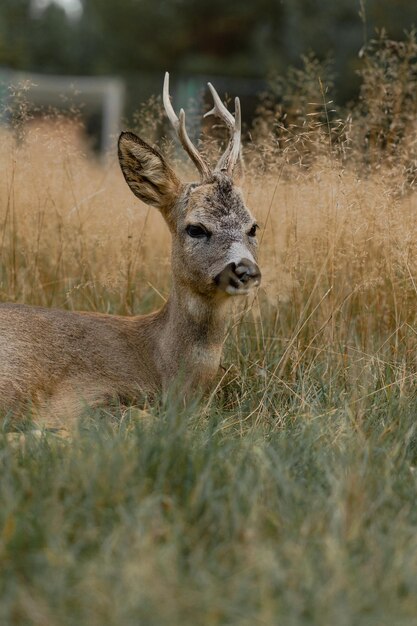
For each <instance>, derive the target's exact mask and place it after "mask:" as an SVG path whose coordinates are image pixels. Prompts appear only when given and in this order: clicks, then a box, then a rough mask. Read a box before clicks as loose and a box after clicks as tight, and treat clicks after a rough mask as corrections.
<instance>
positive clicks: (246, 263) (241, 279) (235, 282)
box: [214, 258, 261, 296]
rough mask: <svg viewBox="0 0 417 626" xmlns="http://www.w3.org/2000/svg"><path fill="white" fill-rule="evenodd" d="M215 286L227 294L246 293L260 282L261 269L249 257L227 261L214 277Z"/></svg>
mask: <svg viewBox="0 0 417 626" xmlns="http://www.w3.org/2000/svg"><path fill="white" fill-rule="evenodd" d="M214 282H215V283H216V285H217V287H218V288H219V289H221V290H222V291H225V292H226V293H228V294H229V295H232V296H238V295H246V294H248V293H249V292H250V291H251V290H252V289H253V288H255V287H258V286H259V285H260V284H261V270H260V269H259V267H258V265H257V264H256V263H254V262H253V261H251V260H250V259H245V258H244V259H241V260H240V261H239V263H234V262H232V263H229V264H228V265H226V267H225V268H224V269H223V270H222V271H221V272H220V273H219V274H217V276H216V277H215V279H214Z"/></svg>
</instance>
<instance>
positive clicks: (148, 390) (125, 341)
mask: <svg viewBox="0 0 417 626" xmlns="http://www.w3.org/2000/svg"><path fill="white" fill-rule="evenodd" d="M208 87H209V90H210V92H211V94H212V97H213V101H214V106H213V108H212V109H211V110H210V111H208V113H206V114H205V115H206V116H209V115H214V116H216V117H218V118H219V119H220V120H221V122H223V123H224V124H225V126H226V128H227V130H228V135H229V139H228V144H227V147H226V149H225V151H224V153H223V154H222V156H221V158H220V159H219V161H218V163H217V165H216V166H215V167H214V168H212V167H210V166H209V164H208V163H207V159H206V158H205V157H204V156H203V155H202V153H201V151H199V150H198V149H197V148H196V146H195V145H194V144H193V143H192V142H191V140H190V138H189V135H188V134H187V130H186V126H185V112H184V109H181V110H180V112H179V116H177V114H176V113H175V111H174V108H173V106H172V104H171V99H170V94H169V74H168V73H166V74H165V79H164V85H163V104H164V108H165V112H166V115H167V117H168V119H169V121H170V123H171V124H172V126H173V128H174V130H175V132H176V135H177V136H178V139H179V141H180V143H181V145H182V148H183V149H184V150H185V152H186V154H187V155H188V156H189V158H190V159H191V161H192V163H193V164H194V166H195V167H196V169H197V171H198V174H199V178H200V179H199V180H198V182H191V183H188V182H187V183H185V182H182V181H181V180H180V179H179V178H178V177H177V174H176V173H175V172H174V170H173V169H172V167H171V166H170V165H169V164H168V162H167V161H166V159H165V158H164V156H163V155H162V154H161V153H160V152H159V150H158V149H156V148H155V147H152V146H151V145H149V144H148V143H146V141H144V140H143V139H141V138H140V137H138V136H137V135H136V134H134V133H133V132H130V131H125V132H122V133H121V134H120V137H119V140H118V159H119V163H120V167H121V171H122V173H123V176H124V178H125V181H126V183H127V184H128V186H129V187H130V189H131V191H132V192H133V193H134V195H135V196H136V197H137V198H139V199H140V200H141V201H142V202H144V203H146V204H148V205H150V206H152V207H155V208H156V209H158V210H159V211H160V213H161V215H162V216H163V218H164V220H165V222H166V224H167V226H168V228H169V230H170V233H171V237H172V258H171V267H172V286H171V291H170V295H169V298H168V299H167V301H166V303H165V304H164V306H163V307H162V308H161V309H159V310H157V311H155V312H152V313H150V314H147V315H139V316H120V315H110V314H103V313H97V312H83V311H81V312H78V311H68V310H60V309H53V308H42V307H37V306H29V305H25V304H15V303H2V304H0V412H1V413H2V414H3V415H10V416H12V417H13V418H14V417H15V416H18V415H21V414H22V412H24V411H25V410H26V411H27V410H28V409H29V408H30V411H34V412H35V415H36V416H37V417H38V418H46V419H48V418H52V419H58V420H64V421H65V420H68V419H70V418H74V417H78V416H80V415H81V414H82V412H83V411H84V410H85V408H86V407H99V406H102V405H106V404H107V403H108V402H109V401H110V400H111V399H115V398H116V399H120V400H121V401H122V402H129V403H139V402H141V401H142V400H143V398H144V397H154V396H155V394H156V395H157V394H161V393H162V394H164V393H168V391H169V389H170V388H172V385H173V384H174V383H175V381H181V382H180V384H178V385H177V393H178V394H179V397H181V398H189V397H192V396H193V394H195V393H201V394H204V392H205V391H207V390H209V389H210V385H211V384H212V383H213V380H214V379H215V377H216V374H217V372H218V370H219V366H220V359H221V353H222V347H223V343H224V340H225V335H226V329H227V322H228V318H229V316H230V313H229V305H230V302H231V301H232V300H233V299H234V298H235V296H247V295H248V294H249V293H253V292H254V290H256V289H257V288H258V286H259V285H260V282H261V271H260V269H259V266H258V263H257V260H256V259H257V237H256V235H257V230H258V224H257V222H256V220H255V218H254V217H253V216H252V214H251V212H250V211H249V209H248V208H247V207H246V205H245V202H244V198H243V195H242V191H241V190H240V189H239V187H237V186H236V185H235V183H234V182H233V176H234V173H235V170H236V168H237V166H238V164H239V162H240V152H241V109H240V101H239V98H236V99H235V113H234V115H233V114H232V113H231V112H230V111H229V110H228V108H227V107H226V106H225V105H224V104H223V102H222V100H221V98H220V97H219V95H218V93H217V91H216V90H215V88H214V87H213V85H212V84H211V83H208Z"/></svg>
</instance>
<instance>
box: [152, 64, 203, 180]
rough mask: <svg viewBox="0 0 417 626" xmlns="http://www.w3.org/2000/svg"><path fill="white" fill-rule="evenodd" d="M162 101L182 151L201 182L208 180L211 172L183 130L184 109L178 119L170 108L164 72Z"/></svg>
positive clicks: (166, 79)
mask: <svg viewBox="0 0 417 626" xmlns="http://www.w3.org/2000/svg"><path fill="white" fill-rule="evenodd" d="M163 101H164V107H165V112H166V114H167V116H168V119H169V121H170V122H171V124H172V126H173V127H174V129H175V131H176V133H177V135H178V138H179V140H180V142H181V145H182V147H183V148H184V150H185V151H186V153H187V154H188V156H189V157H190V159H191V160H192V162H193V163H194V165H195V166H196V168H197V169H198V171H199V172H200V176H201V178H202V180H204V179H207V178H210V176H211V170H210V168H209V166H208V165H207V163H206V162H205V161H204V159H203V157H202V156H201V154H200V153H199V151H198V150H197V148H196V147H195V146H194V145H193V143H192V142H191V139H190V138H189V136H188V134H187V130H186V128H185V112H184V109H181V110H180V116H179V118H178V117H177V115H176V113H175V111H174V109H173V107H172V104H171V100H170V97H169V73H168V72H165V79H164V89H163Z"/></svg>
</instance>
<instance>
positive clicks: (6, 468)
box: [0, 59, 417, 626]
mask: <svg viewBox="0 0 417 626" xmlns="http://www.w3.org/2000/svg"><path fill="white" fill-rule="evenodd" d="M394 61H395V59H394ZM377 67H378V64H377V63H375V66H374V67H373V73H372V72H371V73H370V75H369V76H366V75H364V76H363V81H364V89H363V91H362V95H363V97H364V98H365V97H366V98H367V100H365V101H364V100H362V106H364V102H365V104H366V103H368V109H367V111H366V112H364V111H360V112H355V113H357V114H356V116H355V115H353V117H352V116H351V117H348V118H346V119H344V121H343V124H342V122H341V120H340V119H339V118H338V119H333V117H332V114H331V111H330V109H331V107H330V105H328V104H327V101H326V93H325V89H324V88H323V86H322V84H321V83H318V82H317V81H315V82H314V85H315V87H314V88H315V89H318V98H322V100H314V101H313V102H321V104H319V105H314V106H312V108H311V109H310V113H311V116H310V117H308V116H307V117H305V119H306V120H307V123H306V124H304V125H302V124H301V125H300V124H299V120H298V121H297V119H295V118H294V122H293V125H292V126H291V125H290V126H288V127H287V128H286V130H285V131H284V130H282V129H281V130H280V129H278V130H277V128H275V127H274V126H271V119H272V120H274V119H276V118H275V117H274V115H275V113H274V111H272V109H271V107H270V106H269V105H268V103H266V104H265V105H264V107H265V108H264V109H263V111H260V117H259V119H258V124H257V125H255V129H254V131H253V133H252V142H251V143H250V145H248V146H247V153H246V163H247V167H246V176H245V179H244V180H243V183H242V186H243V189H244V194H245V198H246V200H247V204H248V206H249V207H250V208H251V210H252V211H253V212H254V214H255V215H256V217H257V219H258V220H259V223H260V225H261V227H262V228H261V231H260V235H259V238H260V242H261V243H260V265H261V268H262V271H263V276H264V279H263V285H262V287H261V289H260V290H259V293H258V294H257V296H256V298H255V299H254V300H251V301H250V302H246V303H245V304H244V305H242V304H241V305H240V306H237V307H236V308H235V309H234V312H233V317H232V319H231V323H230V328H229V332H228V336H227V339H226V342H225V346H224V357H223V365H224V368H225V369H224V372H223V374H222V375H221V376H219V379H218V382H217V384H216V387H215V389H214V390H213V393H212V394H211V395H209V396H208V397H206V398H205V399H204V401H203V402H202V403H201V404H199V405H198V406H194V407H191V408H189V409H188V410H185V409H183V408H182V407H181V404H180V403H176V402H175V399H173V398H171V399H170V401H168V402H166V403H165V404H162V405H158V406H153V407H147V408H146V409H145V410H143V409H142V408H136V407H123V406H120V407H111V408H109V409H108V410H103V411H100V412H96V413H92V412H91V413H90V414H87V415H86V416H85V418H84V419H83V420H82V421H81V422H80V424H79V426H78V427H77V429H76V430H75V431H74V432H72V434H71V437H68V436H65V434H63V433H54V432H49V431H48V430H45V431H42V432H40V433H39V432H35V433H33V432H31V431H30V430H27V431H26V432H24V433H21V432H13V431H16V428H15V427H14V425H13V424H11V423H9V421H8V420H6V421H5V422H4V425H3V429H2V433H1V435H0V467H1V470H0V472H1V474H0V475H1V479H0V503H1V504H0V596H1V598H0V624H1V625H2V626H9V625H10V626H11V625H18V626H26V625H27V626H84V625H86V626H87V625H88V626H103V625H106V626H116V625H117V626H137V625H138V624H143V625H146V626H148V625H149V626H153V625H155V626H176V625H178V626H179V625H183V624H190V625H191V624H192V625H193V626H197V625H200V624H201V625H204V626H209V625H210V626H211V625H213V626H217V625H218V626H223V625H224V626H226V625H232V624H233V625H234V624H239V625H242V626H243V625H247V626H254V625H255V624H256V625H257V624H259V625H267V626H272V625H275V624H282V625H284V626H302V625H306V626H307V625H313V624H314V625H320V626H331V625H334V624H337V625H338V626H373V625H375V626H385V625H386V626H392V625H393V624H395V626H413V625H416V624H417V606H416V600H415V599H416V594H417V497H416V496H417V421H416V417H417V387H416V377H417V324H416V321H417V320H416V318H417V245H416V241H417V194H416V192H415V191H414V187H415V183H414V178H413V172H414V173H415V169H413V167H414V168H415V163H416V159H415V154H416V153H415V150H416V148H415V141H416V140H415V132H416V126H415V119H416V118H415V116H414V117H413V115H414V114H413V115H412V111H411V109H410V102H409V100H407V99H406V98H405V99H403V101H402V102H403V103H404V102H406V103H407V107H408V108H407V113H404V107H397V108H395V107H393V109H392V110H393V114H392V115H393V117H394V121H395V123H396V124H397V126H395V125H394V126H393V125H391V127H390V128H391V130H390V132H393V133H394V136H395V137H396V138H397V139H398V138H399V137H401V141H399V140H398V141H397V140H395V141H394V139H393V138H392V136H389V134H387V133H386V134H385V137H384V142H382V141H380V140H381V137H382V135H381V133H382V132H383V128H382V125H381V119H380V117H378V115H379V113H378V111H377V110H375V107H376V106H377V105H376V104H375V103H376V102H377V101H378V98H377V96H378V94H375V93H373V95H372V94H371V93H370V90H371V88H372V86H373V88H374V90H375V89H377V87H378V86H381V85H382V80H381V77H380V76H379V77H378V74H377V71H376V69H375V68H377ZM371 69H372V67H371ZM310 70H311V68H310ZM375 77H376V78H375ZM390 81H391V83H392V85H393V88H392V90H391V92H390V93H391V95H392V94H394V95H393V96H392V97H393V98H394V97H395V98H397V99H398V100H399V101H401V97H402V95H404V90H405V88H406V87H404V84H402V83H401V84H400V83H399V81H397V82H395V76H394V77H393V76H392V74H391V75H390ZM406 86H407V85H406ZM397 87H398V89H397V91H395V88H397ZM366 89H367V90H368V91H366ZM401 89H403V91H402V92H401ZM309 97H310V95H309V94H307V95H306V98H307V100H306V102H312V100H308V98H309ZM414 97H415V96H414ZM371 103H373V106H374V108H373V109H372V107H371ZM413 106H414V107H416V103H415V102H414V105H413ZM300 110H301V109H300V108H299V111H300ZM299 115H301V113H299ZM384 119H385V118H384ZM378 124H380V126H378ZM401 124H402V126H401ZM410 124H411V126H410ZM400 126H401V128H400ZM381 128H382V130H381ZM392 128H394V131H395V132H394V131H392ZM399 129H400V130H399ZM17 130H18V131H19V132H17V139H16V132H15V133H12V132H10V133H6V132H4V133H3V134H2V137H1V141H2V151H1V155H0V173H1V175H0V237H1V250H0V254H1V257H0V298H1V300H2V301H17V302H25V303H29V304H39V305H43V306H54V307H62V308H68V309H74V310H93V311H103V312H109V313H118V314H138V313H142V312H148V311H150V310H153V309H154V308H156V307H158V306H160V305H161V304H162V303H163V301H164V299H165V298H166V297H167V296H168V294H169V271H170V270H169V268H170V261H169V246H170V243H169V236H168V231H167V229H166V227H165V226H164V225H163V222H162V219H161V218H160V216H159V215H158V214H157V212H156V211H155V210H153V209H149V208H147V207H146V206H145V205H142V204H141V203H140V202H139V201H137V200H136V199H135V198H134V196H133V195H132V194H131V192H130V191H129V189H128V188H127V186H126V184H125V183H124V181H123V178H122V175H121V173H120V171H119V168H118V165H117V162H116V159H115V155H111V157H110V158H109V160H108V161H107V162H101V163H99V162H98V161H96V159H95V158H94V157H93V156H92V155H91V154H89V152H88V150H87V148H86V147H85V146H84V145H83V144H82V143H81V142H80V141H79V135H78V132H77V129H76V127H75V126H74V125H72V124H68V123H67V122H66V121H65V120H59V119H58V120H56V121H55V123H54V124H53V122H52V121H50V122H49V123H48V125H39V126H38V125H37V124H36V122H32V124H31V125H22V126H21V127H20V126H18V128H17ZM143 136H144V138H146V137H147V133H146V130H145V131H143ZM148 138H149V135H148ZM366 142H368V144H366ZM365 144H366V145H367V146H368V147H367V148H366V149H365V148H364V145H365ZM165 148H166V149H167V150H168V151H171V152H172V151H173V149H172V146H171V145H168V144H167V145H166V146H165ZM208 149H210V150H211V149H212V150H214V149H215V146H209V147H208ZM413 159H414V160H413ZM413 164H414V165H413ZM177 167H178V168H179V169H180V170H181V169H182V170H183V172H184V176H189V174H190V172H189V171H188V170H187V168H186V166H185V164H184V163H182V162H181V163H177Z"/></svg>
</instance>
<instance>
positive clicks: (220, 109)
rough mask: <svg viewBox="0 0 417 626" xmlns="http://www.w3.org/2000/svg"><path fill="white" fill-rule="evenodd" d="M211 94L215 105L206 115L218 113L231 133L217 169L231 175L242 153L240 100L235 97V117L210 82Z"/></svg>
mask: <svg viewBox="0 0 417 626" xmlns="http://www.w3.org/2000/svg"><path fill="white" fill-rule="evenodd" d="M208 86H209V89H210V91H211V95H212V96H213V100H214V107H213V108H212V109H211V110H210V111H208V112H207V113H206V114H205V116H204V117H207V116H208V115H217V117H219V118H220V119H221V120H223V122H225V124H226V126H227V128H228V129H229V133H230V140H229V145H228V146H227V148H226V150H225V152H224V154H223V156H222V157H221V158H220V160H219V162H218V163H217V165H216V170H217V171H219V170H220V171H226V172H227V174H228V175H229V176H232V174H233V170H234V168H235V165H236V163H237V161H238V159H239V155H240V138H241V114H240V100H239V98H235V117H233V115H232V114H231V113H230V111H229V110H228V109H227V108H226V107H225V105H224V104H223V102H222V101H221V99H220V96H219V94H218V93H217V91H216V90H215V89H214V87H213V85H212V84H211V83H208Z"/></svg>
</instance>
